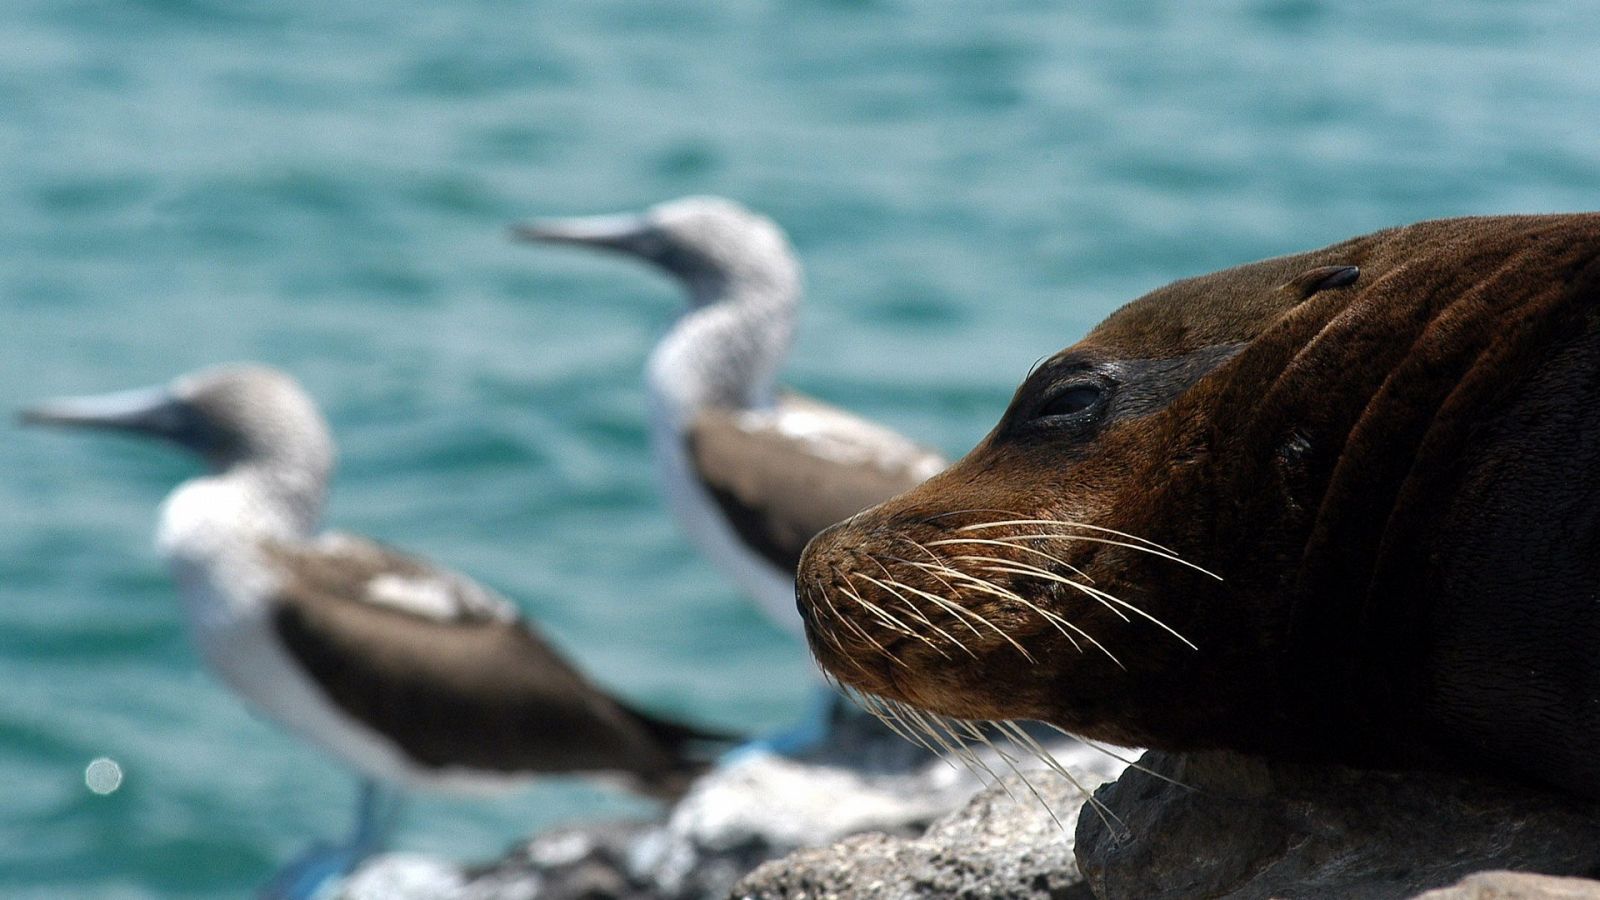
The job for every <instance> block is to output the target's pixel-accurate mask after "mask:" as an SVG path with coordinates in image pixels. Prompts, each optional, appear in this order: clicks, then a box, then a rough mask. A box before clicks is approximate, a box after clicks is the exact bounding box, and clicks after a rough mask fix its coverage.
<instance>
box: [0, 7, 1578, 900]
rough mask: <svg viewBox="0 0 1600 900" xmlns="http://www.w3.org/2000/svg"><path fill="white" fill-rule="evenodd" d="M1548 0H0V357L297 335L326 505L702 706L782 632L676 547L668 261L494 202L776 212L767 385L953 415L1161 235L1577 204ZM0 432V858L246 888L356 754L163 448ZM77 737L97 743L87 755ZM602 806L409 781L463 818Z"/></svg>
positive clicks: (951, 440) (795, 666)
mask: <svg viewBox="0 0 1600 900" xmlns="http://www.w3.org/2000/svg"><path fill="white" fill-rule="evenodd" d="M1597 37H1600V34H1597V29H1596V17H1595V15H1594V10H1593V8H1592V7H1589V6H1588V5H1587V4H1542V5H1537V6H1534V5H1527V6H1522V5H1516V4H1504V3H1491V2H1464V0H1454V2H1390V3H1372V4H1362V5H1361V6H1360V8H1359V9H1354V8H1350V9H1337V10H1336V9H1335V8H1334V6H1333V5H1332V4H1319V3H1315V2H1307V0H1300V2H1294V0H1289V2H1251V3H1244V2H1233V3H1219V4H1152V3H1139V2H1127V0H1119V2H1109V0H1108V2H1090V3H1071V4H1066V3H1043V2H1040V3H982V4H979V3H972V4H965V3H959V4H958V3H955V2H943V0H933V2H921V3H914V2H887V0H885V2H848V0H834V2H824V0H816V2H778V3H758V2H753V0H752V2H730V3H721V4H708V3H689V2H686V3H618V2H599V0H588V2H549V3H537V4H536V3H517V2H511V0H474V2H457V3H450V4H439V3H424V2H416V0H394V2H389V3H384V4H356V3H322V2H312V0H272V2H267V0H258V2H252V0H124V2H90V0H80V2H62V0H48V2H47V0H11V2H8V3H5V4H0V160H3V163H4V166H3V170H0V171H3V177H0V302H3V303H4V309H5V320H4V326H3V327H0V385H3V388H0V396H3V398H4V400H5V403H6V404H7V405H8V406H16V405H18V404H20V403H21V402H23V401H24V400H27V399H31V398H37V397H41V396H46V395H52V394H58V393H66V392H84V391H98V390H105V389H111V388H119V387H125V386H133V385H138V384H143V383H148V382H155V381H161V380H165V379H167V378H169V377H170V376H172V375H174V374H177V373H179V372H182V371H185V370H188V369H191V368H195V367H199V366H202V365H207V364H210V363H215V362H219V361H225V360H232V359H245V358H249V359H259V360H263V361H267V362H270V363H273V364H276V365H279V366H282V367H284V368H287V369H289V370H290V371H292V372H294V373H295V374H296V375H298V376H299V377H300V378H301V379H303V380H304V381H305V383H306V384H307V386H308V387H309V388H310V389H311V390H312V392H313V393H314V394H315V395H316V396H317V397H318V398H320V400H321V402H322V403H323V404H324V405H325V408H326V410H327V412H328V415H329V417H330V419H331V420H332V422H333V424H334V426H335V428H336V430H337V433H338V436H339V440H340V443H341V446H342V451H343V465H342V471H341V473H340V477H339V479H338V481H337V487H336V491H335V496H334V500H333V504H332V508H331V511H330V521H331V522H333V523H335V524H337V525H339V526H341V527H346V528H351V529H355V530H360V531H365V532H367V533H370V534H373V535H376V536H379V537H382V538H384V539H386V540H389V541H391V542H394V543H398V544H400V545H402V546H405V547H409V548H412V549H414V550H417V551H419V552H422V553H425V554H428V555H430V556H432V557H434V558H435V559H438V560H441V561H444V562H447V563H449V564H452V565H454V566H456V567H458V568H460V569H462V570H464V571H467V572H470V573H472V574H474V575H475V576H477V577H479V578H481V579H482V580H484V581H486V582H487V583H489V584H492V585H494V586H496V587H498V588H500V589H501V590H503V591H504V592H506V593H507V594H508V595H509V596H511V597H513V598H514V599H515V600H516V601H517V602H518V603H519V604H521V605H522V606H523V608H525V609H526V610H527V611H528V612H529V614H531V615H532V616H534V617H535V618H537V619H538V620H539V621H540V622H541V623H543V624H544V625H545V626H546V628H547V630H548V631H549V632H550V633H551V634H552V636H553V637H554V638H555V639H556V640H557V641H558V642H559V643H560V644H561V645H562V646H563V647H565V648H566V649H568V650H569V651H570V652H571V654H572V655H574V656H575V657H577V658H578V659H579V660H580V661H581V662H582V664H583V665H584V666H585V667H586V668H587V669H588V670H589V671H591V672H592V673H594V675H595V676H596V677H597V678H599V679H600V680H602V681H603V682H605V683H607V684H610V685H612V686H614V687H615V688H617V689H618V690H620V691H622V692H624V693H625V694H627V695H628V696H630V697H633V698H636V699H638V700H640V701H646V702H648V703H651V704H654V705H656V706H658V707H661V708H663V709H669V710H674V711H677V712H680V713H683V714H687V715H692V716H695V717H699V718H702V719H705V720H708V721H714V722H717V723H721V724H724V725H731V726H738V727H747V728H760V727H765V726H770V725H774V724H777V723H780V722H782V721H785V720H786V719H788V718H789V717H792V716H793V715H795V714H796V713H798V712H799V710H800V709H801V708H802V706H803V705H804V702H805V695H806V689H807V684H808V678H809V675H808V673H809V663H808V661H807V659H806V656H805V653H804V650H803V649H802V648H801V647H799V646H797V645H796V644H795V643H794V642H792V641H790V640H789V639H787V638H786V637H785V636H784V635H782V634H781V633H779V632H777V631H776V630H774V629H773V628H772V627H770V626H769V625H767V624H766V622H765V621H764V620H763V619H762V618H761V616H760V615H759V614H758V613H757V612H755V611H754V609H753V608H751V607H749V606H748V605H747V604H745V603H743V602H742V601H741V600H740V598H739V597H738V596H737V595H736V594H735V593H734V592H733V591H731V590H730V589H729V588H727V587H726V586H725V585H724V584H723V583H722V582H721V581H720V580H719V579H718V578H717V577H716V576H715V575H714V573H712V572H711V571H710V570H709V569H708V568H707V566H706V565H704V564H703V563H701V562H700V560H699V559H697V558H696V557H695V556H694V555H693V554H692V553H691V552H690V551H689V550H688V549H687V547H686V546H685V544H684V543H683V541H682V540H680V538H679V537H678V535H677V534H676V533H675V531H674V530H673V527H672V525H671V524H670V522H669V521H668V519H667V518H666V515H665V513H664V511H663V510H662V508H661V507H660V505H659V504H658V502H657V500H656V497H655V494H654V491H653V485H652V483H651V479H650V475H649V470H648V466H647V452H646V446H645V434H644V430H643V425H642V423H643V416H644V405H643V397H642V391H641V388H640V384H639V371H640V367H641V364H642V362H643V359H644V356H645V354H646V353H647V351H648V349H649V347H650V344H651V342H652V339H653V337H654V336H655V335H656V334H658V333H659V331H660V330H661V329H662V327H663V326H664V325H665V323H666V322H667V321H668V320H669V318H670V316H671V314H672V311H673V310H674V308H675V305H676V299H677V298H676V294H675V293H674V291H673V290H672V289H671V288H670V286H668V285H667V284H665V283H664V282H662V281H661V280H659V279H657V278H655V277H653V276H652V275H650V274H648V273H645V272H643V271H641V270H637V269H634V268H632V267H629V266H627V265H625V264H623V263H621V262H619V261H617V260H612V259H600V258H590V257H586V256H581V255H574V254H572V253H570V252H569V253H562V252H558V251H555V250H551V249H543V250H535V249H530V248H526V247H520V246H515V245H512V244H510V243H509V242H507V241H506V240H505V239H504V227H505V225H506V224H507V223H508V222H510V221H512V220H515V219H517V218H520V217H525V216H529V215H533V214H540V213H577V212H588V211H608V210H614V209H622V208H629V207H636V206H639V205H642V204H645V203H648V202H652V201H655V200H660V199H665V198H669V197H673V196H677V195H681V194H685V193H698V192H711V193H721V194H727V195H729V196H732V197H735V198H738V199H740V200H743V201H745V202H747V203H749V204H751V205H753V206H756V207H758V208H760V209H763V210H766V211H768V212H769V213H771V214H772V215H774V216H775V217H776V218H777V219H778V220H779V221H780V222H782V223H783V224H784V225H785V226H786V227H787V228H789V229H790V231H791V232H792V234H793V236H794V239H795V242H796V244H797V246H798V248H799V251H800V253H801V256H802V257H803V259H804V261H805V265H806V267H807V272H808V277H809V282H810V296H809V299H808V306H807V308H806V311H805V318H804V322H803V326H802V333H801V337H800V340H799V344H798V346H797V348H796V351H795V354H794V358H793V361H792V363H791V364H790V366H789V368H788V374H789V379H790V381H791V382H792V383H794V384H795V385H797V386H800V387H802V388H804V389H806V390H808V391H810V392H813V393H815V394H817V395H819V396H821V397H823V398H826V399H828V400H832V401H835V402H839V403H841V404H844V405H847V406H850V407H852V408H854V409H857V410H859V411H862V412H865V413H867V414H870V415H872V416H875V417H877V418H880V419H882V420H884V421H887V422H889V423H892V424H893V425H895V426H897V427H899V428H901V429H903V430H904V431H906V432H907V433H909V434H912V435H914V436H916V437H918V438H921V439H923V440H925V441H927V442H930V443H933V444H935V445H937V446H940V447H943V448H945V449H946V450H948V451H950V452H951V453H959V452H961V451H962V450H964V449H965V448H966V447H969V446H971V445H972V444H973V443H974V442H975V441H976V440H977V439H978V438H979V437H981V436H982V434H983V433H984V432H985V431H986V430H987V428H988V427H989V425H990V424H992V422H993V421H994V419H995V418H996V417H997V416H998V414H999V412H1000V410H1001V408H1002V406H1003V405H1004V403H1005V401H1006V399H1007V397H1008V396H1009V394H1010V391H1011V389H1012V387H1013V386H1014V384H1015V382H1016V381H1017V380H1018V379H1019V378H1020V376H1021V375H1022V373H1023V372H1024V371H1026V369H1027V368H1028V366H1029V365H1030V364H1031V363H1032V362H1033V361H1034V360H1035V359H1036V358H1038V357H1039V356H1041V355H1044V354H1046V353H1048V352H1051V351H1053V350H1055V349H1057V348H1058V347H1060V346H1061V345H1064V344H1065V343H1068V342H1069V341H1071V340H1072V339H1074V338H1075V337H1076V336H1077V335H1079V334H1080V333H1082V332H1083V331H1084V330H1085V329H1086V328H1087V327H1089V326H1090V325H1091V324H1093V323H1094V322H1095V321H1096V320H1098V319H1099V318H1100V317H1102V316H1103V315H1104V314H1105V313H1106V312H1108V311H1109V310H1111V309H1112V308H1114V307H1115V306H1116V305H1118V304H1119V303H1120V302H1122V301H1123V300H1125V299H1128V298H1130V297H1132V296H1135V295H1137V294H1139V293H1141V292H1143V291H1145V290H1147V289H1149V288H1151V287H1154V286H1156V285H1159V284H1161V283H1163V282H1165V281H1168V280H1171V279H1173V278H1177V277H1180V276H1183V275H1188V274H1193V273H1197V272H1201V271H1206V270H1209V269H1213V268H1218V267H1221V266H1224V265H1228V264H1231V263H1236V262H1242V261H1247V260H1250V259H1254V258H1259V257H1262V256H1267V255H1271V254H1276V253H1280V252H1286V251H1291V250H1297V249H1303V248H1308V247H1312V246H1317V245H1321V244H1324V243H1328V242H1331V241H1333V240H1336V239H1338V238H1342V237H1345V236H1348V235H1351V234H1355V233H1359V232H1364V231H1369V230H1372V229H1375V228H1379V227H1382V226H1386V225H1391V224H1398V223H1403V222H1407V221H1412V220H1416V219H1421V218H1428V217H1434V216H1445V215H1458V214H1467V213H1489V212H1511V211H1545V210H1564V209H1591V208H1595V207H1597V206H1600V140H1597V137H1600V134H1597V128H1600V126H1597V125H1596V122H1597V121H1600V116H1597V113H1600V66H1597V65H1595V62H1596V56H1595V49H1594V48H1595V47H1596V46H1600V42H1597V41H1596V38H1597ZM0 427H4V428H6V429H9V430H8V431H7V432H6V434H5V440H3V441H0V584H3V585H4V588H3V595H0V685H3V689H0V895H3V896H6V897H61V896H74V897H96V898H99V897H144V896H160V897H200V896H238V895H240V894H241V893H244V892H245V891H246V890H247V889H248V888H249V887H250V886H252V885H254V884H255V883H257V882H258V881H259V880H260V879H261V878H262V877H263V876H264V875H265V874H266V873H267V872H268V871H269V870H270V869H271V868H272V867H273V865H274V864H275V863H276V862H277V861H279V860H281V859H283V858H284V857H285V856H287V855H289V854H290V853H292V852H294V851H295V850H297V849H299V848H300V847H301V846H302V845H303V844H304V842H305V841H306V840H307V839H308V838H309V837H310V836H313V835H325V834H330V833H333V832H335V831H337V830H339V829H342V828H343V827H344V825H345V822H346V817H347V815H348V811H349V805H350V802H351V800H352V787H351V784H350V781H349V779H348V778H347V777H346V776H345V775H344V774H343V773H342V772H340V771H339V770H338V769H337V768H335V767H334V765H333V764H331V763H329V762H326V761H324V760H323V759H322V758H321V757H320V756H318V755H317V754H315V753H314V752H312V751H310V750H308V749H306V748H304V747H302V746H300V745H299V744H297V743H296V742H294V741H292V740H290V739H288V738H286V737H283V736H281V735H279V734H278V733H277V732H276V731H275V730H273V729H272V728H270V727H269V726H266V725H263V724H261V723H258V722H256V721H255V720H253V719H252V718H251V717H250V716H249V715H248V714H246V713H245V712H244V711H243V710H242V709H241V707H240V706H239V705H238V704H237V703H236V702H235V701H234V700H233V699H232V698H231V696H230V695H228V694H227V693H225V692H224V691H223V690H222V689H220V688H219V687H217V686H216V685H215V684H214V683H213V682H212V681H210V680H209V679H208V678H207V677H206V676H205V675H204V674H203V673H202V672H201V671H200V669H199V667H198V664H197V661H196V660H195V658H194V656H193V654H192V653H191V652H190V650H189V648H188V646H187V645H186V643H185V639H184V636H183V634H182V632H181V628H180V623H179V619H178V612H177V607H176V604H175V602H174V597H173V593H172V590H171V588H170V586H169V584H168V583H167V581H166V578H165V576H164V573H163V572H162V571H161V569H160V567H159V565H158V563H157V561H156V560H155V559H154V557H153V555H152V553H151V551H150V549H149V543H150V529H151V525H152V522H153V514H154V510H155V506H156V504H157V502H158V501H159V500H160V498H161V497H162V496H163V494H164V493H165V492H166V491H167V490H168V489H169V488H170V487H171V486H172V485H173V484H174V483H175V482H176V481H177V480H179V479H180V478H182V477H184V476H186V475H188V474H189V473H191V472H192V471H193V469H192V467H191V466H190V465H189V464H187V463H186V462H185V461H183V460H181V459H179V458H177V457H176V456H175V455H174V454H172V453H170V452H168V451H167V450H166V449H165V448H162V447H153V446H143V445H139V444H135V443H131V442H124V441H118V440H114V439H110V438H95V437H82V436H72V435H63V434H56V433H34V432H25V431H22V430H20V429H16V428H14V427H13V426H10V425H4V426H0ZM100 756H109V757H112V758H114V759H116V760H117V761H118V762H119V763H120V765H121V766H122V768H123V770H124V772H125V780H124V782H123V784H122V786H121V788H120V789H119V790H117V791H116V792H114V793H112V794H109V795H105V796H101V795H97V794H94V793H91V792H90V791H89V790H88V789H87V788H86V787H85V783H84V769H85V767H86V766H87V765H88V763H89V762H90V761H91V760H92V759H94V758H96V757H100ZM637 808H639V807H638V805H637V804H636V803H635V802H632V801H628V800H626V799H623V798H620V797H618V796H616V795H613V794H608V793H606V792H604V791H602V790H600V789H598V788H592V787H587V786H585V785H582V784H574V783H553V784H545V785H541V786H538V787H536V788H533V789H531V790H529V791H526V792H523V793H520V794H515V795H512V796H509V797H506V798H502V799H497V800H493V801H469V800H459V799H457V800H441V799H429V800H422V801H419V802H418V803H417V804H415V805H414V807H413V809H412V812H411V815H410V818H409V821H408V823H407V826H406V827H405V830H404V831H403V833H402V835H401V837H400V841H399V843H400V845H401V846H402V847H404V848H407V849H415V850H424V851H433V852H440V853H446V854H451V855H454V856H457V857H463V858H472V857H481V856H485V855H489V854H493V853H495V852H496V851H498V850H499V849H500V848H501V847H503V846H504V845H506V844H507V843H508V842H510V841H511V840H513V839H514V838H515V837H516V836H518V835H521V834H524V833H526V832H528V831H530V830H532V829H535V828H537V827H540V826H542V825H546V824H550V823H553V822H558V821H570V820H574V819H585V818H593V817H597V816H605V815H617V814H621V813H625V812H627V811H629V810H634V809H637Z"/></svg>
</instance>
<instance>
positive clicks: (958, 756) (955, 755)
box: [878, 697, 993, 781]
mask: <svg viewBox="0 0 1600 900" xmlns="http://www.w3.org/2000/svg"><path fill="white" fill-rule="evenodd" d="M878 699H879V700H880V701H881V702H882V703H883V705H884V709H885V711H886V712H887V713H888V714H889V715H890V716H892V717H894V719H895V720H896V721H898V722H900V723H901V725H903V726H904V727H905V728H906V729H908V730H909V731H912V732H914V733H916V734H921V735H927V738H926V739H923V738H920V737H913V738H912V740H913V741H914V742H915V743H916V744H918V745H919V746H921V747H922V748H924V749H926V750H928V751H929V752H931V753H933V754H934V755H935V756H937V757H939V758H940V759H943V760H945V761H946V762H948V763H950V765H951V767H952V768H954V766H955V763H954V762H953V760H960V761H961V765H962V766H963V767H964V768H966V770H967V771H968V772H970V773H972V776H973V777H974V778H977V779H978V780H979V781H982V780H983V773H981V772H979V771H978V769H979V767H980V766H983V763H982V761H981V760H979V759H977V757H976V756H974V755H973V754H972V752H971V751H970V750H969V749H968V748H967V747H966V746H965V745H963V746H961V747H960V749H957V747H956V746H955V745H953V744H951V743H950V742H949V741H947V740H945V738H944V737H943V736H942V735H940V734H939V733H938V732H937V731H936V730H934V728H933V726H932V724H930V723H929V722H928V721H927V720H926V719H924V718H923V716H922V714H921V713H920V712H919V711H918V710H917V709H916V708H915V707H912V706H911V705H909V704H906V703H902V702H900V701H898V700H891V699H889V698H887V697H879V698H878ZM934 745H938V746H937V747H935V746H934ZM983 767H984V768H987V767H986V766H983ZM990 775H991V776H992V775H993V773H992V772H991V773H990Z"/></svg>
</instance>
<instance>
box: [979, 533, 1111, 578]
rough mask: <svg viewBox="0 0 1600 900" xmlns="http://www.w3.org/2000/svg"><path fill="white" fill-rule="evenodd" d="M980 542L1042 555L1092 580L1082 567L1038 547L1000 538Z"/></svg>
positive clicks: (1080, 576) (1081, 576) (1075, 573)
mask: <svg viewBox="0 0 1600 900" xmlns="http://www.w3.org/2000/svg"><path fill="white" fill-rule="evenodd" d="M973 542H974V543H977V542H979V539H976V538H975V539H974V541H973ZM982 543H984V544H993V545H996V546H1000V547H1010V548H1011V549H1013V550H1021V551H1022V552H1024V553H1031V554H1033V555H1034V556H1042V557H1044V558H1045V559H1048V560H1050V561H1051V562H1053V563H1055V564H1056V565H1059V566H1063V567H1065V568H1066V569H1067V570H1068V571H1070V572H1072V574H1074V575H1077V576H1078V577H1079V578H1082V579H1084V580H1086V581H1091V582H1092V581H1094V579H1093V578H1090V577H1089V576H1088V575H1087V574H1086V573H1085V572H1084V571H1083V570H1082V569H1080V568H1078V567H1077V566H1075V565H1073V564H1072V563H1069V562H1067V561H1066V560H1064V559H1062V558H1061V557H1059V556H1056V555H1055V554H1053V553H1046V552H1044V551H1043V550H1039V549H1037V548H1035V547H1029V546H1028V545H1026V544H1014V543H1011V542H1010V541H1002V540H999V539H982ZM1017 565H1022V563H1017Z"/></svg>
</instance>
